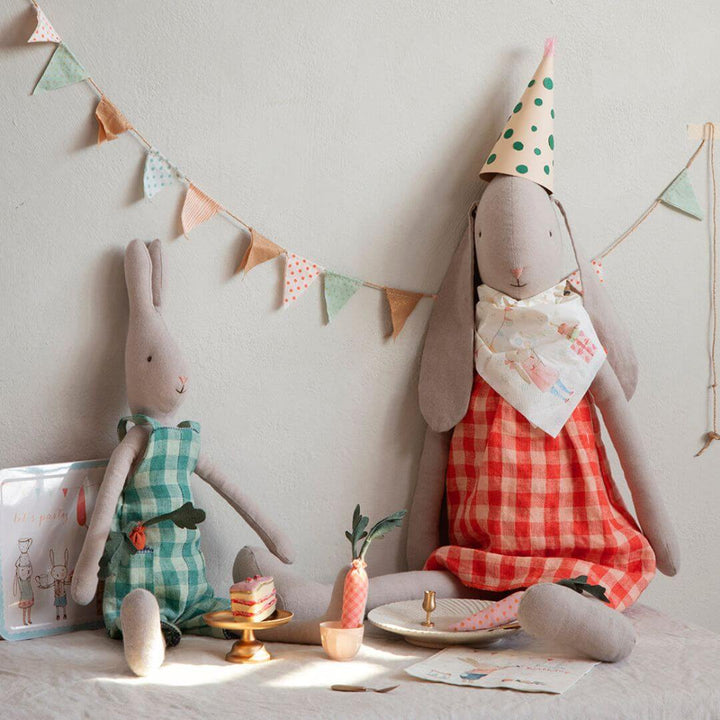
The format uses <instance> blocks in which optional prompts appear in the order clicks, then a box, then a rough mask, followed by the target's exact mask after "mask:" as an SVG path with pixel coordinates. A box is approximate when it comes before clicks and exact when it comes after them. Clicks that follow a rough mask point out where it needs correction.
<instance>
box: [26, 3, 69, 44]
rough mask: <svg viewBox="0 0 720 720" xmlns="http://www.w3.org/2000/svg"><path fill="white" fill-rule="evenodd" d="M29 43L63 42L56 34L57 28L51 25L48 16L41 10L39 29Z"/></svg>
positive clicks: (38, 15) (38, 13)
mask: <svg viewBox="0 0 720 720" xmlns="http://www.w3.org/2000/svg"><path fill="white" fill-rule="evenodd" d="M28 42H29V43H35V42H53V43H61V42H62V38H61V37H60V36H59V35H58V34H57V33H56V32H55V28H54V27H53V26H52V25H51V24H50V21H49V20H48V19H47V16H46V15H45V13H44V12H43V11H42V10H41V9H40V8H38V9H37V27H36V28H35V32H34V33H33V34H32V35H31V36H30V39H29V40H28Z"/></svg>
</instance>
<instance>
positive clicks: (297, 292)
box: [283, 253, 325, 307]
mask: <svg viewBox="0 0 720 720" xmlns="http://www.w3.org/2000/svg"><path fill="white" fill-rule="evenodd" d="M324 269H325V268H323V267H320V265H318V264H317V263H314V262H313V261H312V260H308V259H306V258H303V257H300V256H299V255H296V254H295V253H288V254H287V255H286V256H285V285H284V286H283V307H288V306H289V305H292V304H293V303H295V301H296V300H297V299H298V298H299V297H300V296H301V295H302V294H303V293H304V292H305V291H306V290H307V289H308V288H309V287H310V285H311V284H312V282H313V280H315V278H317V276H318V275H319V274H320V273H321V272H322V271H323V270H324Z"/></svg>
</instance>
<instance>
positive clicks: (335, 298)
mask: <svg viewBox="0 0 720 720" xmlns="http://www.w3.org/2000/svg"><path fill="white" fill-rule="evenodd" d="M323 284H324V288H323V289H324V293H325V308H326V310H327V314H328V322H331V321H332V319H333V318H334V317H335V315H337V314H338V313H339V312H340V310H342V309H343V307H345V303H346V302H347V301H348V300H349V299H350V298H351V297H352V296H353V295H354V294H355V293H356V292H357V291H358V290H359V289H360V288H361V287H362V284H363V281H362V280H358V279H357V278H354V277H348V276H347V275H338V273H334V272H329V271H327V270H326V271H325V277H324V283H323ZM286 287H287V286H286Z"/></svg>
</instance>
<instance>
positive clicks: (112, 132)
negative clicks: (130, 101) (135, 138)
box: [95, 95, 132, 145]
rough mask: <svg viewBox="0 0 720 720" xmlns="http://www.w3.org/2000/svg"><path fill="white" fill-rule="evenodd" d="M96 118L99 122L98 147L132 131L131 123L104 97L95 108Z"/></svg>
mask: <svg viewBox="0 0 720 720" xmlns="http://www.w3.org/2000/svg"><path fill="white" fill-rule="evenodd" d="M95 117H96V118H97V122H98V145H102V144H103V143H104V142H105V141H106V140H115V138H116V137H117V136H118V135H122V134H123V133H124V132H127V131H128V130H132V125H131V124H130V121H129V120H128V119H127V118H126V117H125V116H124V115H123V114H122V113H121V112H120V110H119V109H118V108H117V107H115V105H113V104H112V103H111V102H110V101H109V100H108V99H107V98H106V97H105V96H104V95H103V96H102V98H100V102H99V103H98V106H97V107H96V108H95Z"/></svg>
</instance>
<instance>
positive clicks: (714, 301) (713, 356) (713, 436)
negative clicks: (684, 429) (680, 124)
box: [695, 122, 720, 457]
mask: <svg viewBox="0 0 720 720" xmlns="http://www.w3.org/2000/svg"><path fill="white" fill-rule="evenodd" d="M705 128H706V129H707V130H708V131H709V133H710V170H711V176H712V192H713V205H712V220H713V231H712V250H711V262H712V294H711V297H710V304H711V308H712V342H711V343H710V368H711V371H710V379H711V381H712V384H711V385H710V387H711V389H712V430H711V431H710V432H708V433H707V435H706V436H705V445H703V447H702V448H700V450H698V452H696V453H695V457H699V456H700V455H702V454H703V453H704V452H705V451H706V450H707V449H708V448H709V447H710V445H711V444H712V442H713V440H720V434H718V382H717V352H716V351H717V326H718V283H717V270H718V267H717V254H718V252H717V250H718V248H717V184H716V182H715V125H714V123H711V122H708V123H705ZM704 136H705V133H703V142H705V138H704Z"/></svg>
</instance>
